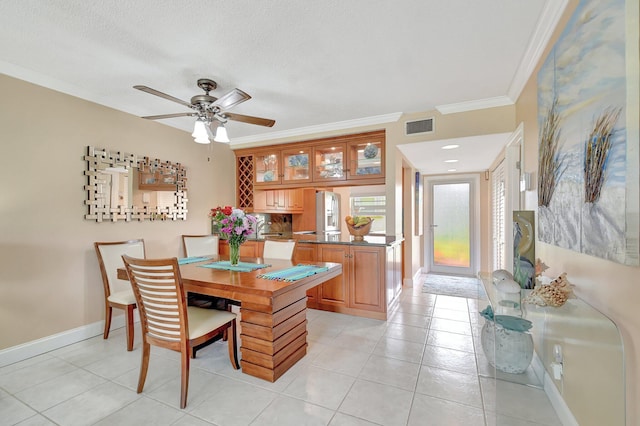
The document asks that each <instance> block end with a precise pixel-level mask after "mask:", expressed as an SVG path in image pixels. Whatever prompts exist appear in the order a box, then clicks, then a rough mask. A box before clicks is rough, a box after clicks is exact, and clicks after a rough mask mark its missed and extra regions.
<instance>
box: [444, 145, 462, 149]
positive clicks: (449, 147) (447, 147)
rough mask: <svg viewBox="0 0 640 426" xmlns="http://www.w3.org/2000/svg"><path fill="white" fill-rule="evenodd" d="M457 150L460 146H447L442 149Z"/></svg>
mask: <svg viewBox="0 0 640 426" xmlns="http://www.w3.org/2000/svg"><path fill="white" fill-rule="evenodd" d="M456 148H460V145H445V146H443V147H442V149H456Z"/></svg>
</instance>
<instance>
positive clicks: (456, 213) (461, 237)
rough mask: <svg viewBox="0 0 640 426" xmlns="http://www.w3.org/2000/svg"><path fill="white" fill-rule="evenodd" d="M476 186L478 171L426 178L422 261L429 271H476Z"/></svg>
mask: <svg viewBox="0 0 640 426" xmlns="http://www.w3.org/2000/svg"><path fill="white" fill-rule="evenodd" d="M479 186H480V183H479V177H478V176H477V175H460V176H456V177H452V176H440V177H439V176H432V177H427V178H426V185H425V187H426V188H427V192H428V194H427V197H425V204H426V206H425V213H426V220H425V222H426V223H427V224H428V226H427V228H426V229H427V230H428V238H426V239H425V242H426V243H427V244H428V246H427V247H426V248H427V249H426V250H425V265H429V272H432V273H440V274H454V275H467V276H474V275H476V273H477V272H478V270H479V269H478V268H479V265H478V262H479V257H480V256H479V244H480V236H479V226H478V220H479V219H478V218H479V216H480V214H479V209H480V207H479V196H478V193H477V192H478V190H479ZM425 237H427V236H425Z"/></svg>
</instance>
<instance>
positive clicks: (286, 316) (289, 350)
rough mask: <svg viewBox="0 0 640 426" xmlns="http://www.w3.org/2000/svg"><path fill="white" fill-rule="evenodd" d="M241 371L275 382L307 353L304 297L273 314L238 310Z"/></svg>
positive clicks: (305, 300) (245, 309) (243, 309)
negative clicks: (239, 317)
mask: <svg viewBox="0 0 640 426" xmlns="http://www.w3.org/2000/svg"><path fill="white" fill-rule="evenodd" d="M240 314H241V321H240V330H241V334H240V338H241V340H242V345H241V347H240V352H241V354H242V360H241V361H240V363H241V365H242V371H243V372H244V373H246V374H249V375H252V376H255V377H259V378H261V379H264V380H268V381H270V382H275V381H276V380H277V379H278V377H280V376H282V375H283V374H284V373H285V372H286V371H287V370H288V369H289V368H291V366H293V365H294V364H295V363H296V362H298V361H299V360H300V359H301V358H302V357H304V356H305V354H306V353H307V298H306V296H305V297H303V298H302V299H300V300H298V301H296V302H294V303H292V304H290V305H288V306H286V307H284V308H282V309H280V310H278V311H276V312H260V311H257V310H253V309H250V308H249V307H246V308H245V307H244V306H241V307H240Z"/></svg>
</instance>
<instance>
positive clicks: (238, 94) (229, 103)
mask: <svg viewBox="0 0 640 426" xmlns="http://www.w3.org/2000/svg"><path fill="white" fill-rule="evenodd" d="M249 99H251V96H249V95H248V94H246V93H245V92H243V91H242V90H240V89H233V90H232V91H230V92H229V93H225V94H224V95H222V96H221V97H219V98H218V100H217V101H215V102H214V103H213V106H217V107H218V108H220V109H229V108H231V107H234V106H236V105H238V104H239V103H241V102H244V101H248V100H249Z"/></svg>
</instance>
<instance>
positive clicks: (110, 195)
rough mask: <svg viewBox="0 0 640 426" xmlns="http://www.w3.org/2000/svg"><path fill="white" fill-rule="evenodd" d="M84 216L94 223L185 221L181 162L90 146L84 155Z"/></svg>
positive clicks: (184, 197) (184, 190) (184, 171)
mask: <svg viewBox="0 0 640 426" xmlns="http://www.w3.org/2000/svg"><path fill="white" fill-rule="evenodd" d="M84 160H85V161H86V162H87V170H86V171H85V172H84V175H85V176H86V177H87V183H86V185H85V186H84V189H85V190H86V191H87V200H86V201H85V204H86V205H87V214H85V216H84V218H85V219H88V220H95V221H96V222H106V221H109V222H117V221H119V220H124V221H127V222H130V221H132V220H138V221H142V220H145V219H150V220H186V219H187V201H188V200H187V187H186V183H187V178H186V169H185V168H184V166H182V165H181V164H180V163H171V162H169V161H161V160H157V159H155V160H151V159H150V158H149V157H142V158H137V157H136V156H135V155H133V154H127V153H123V152H110V151H107V150H101V149H98V148H94V147H92V146H88V147H87V153H86V155H85V156H84Z"/></svg>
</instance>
